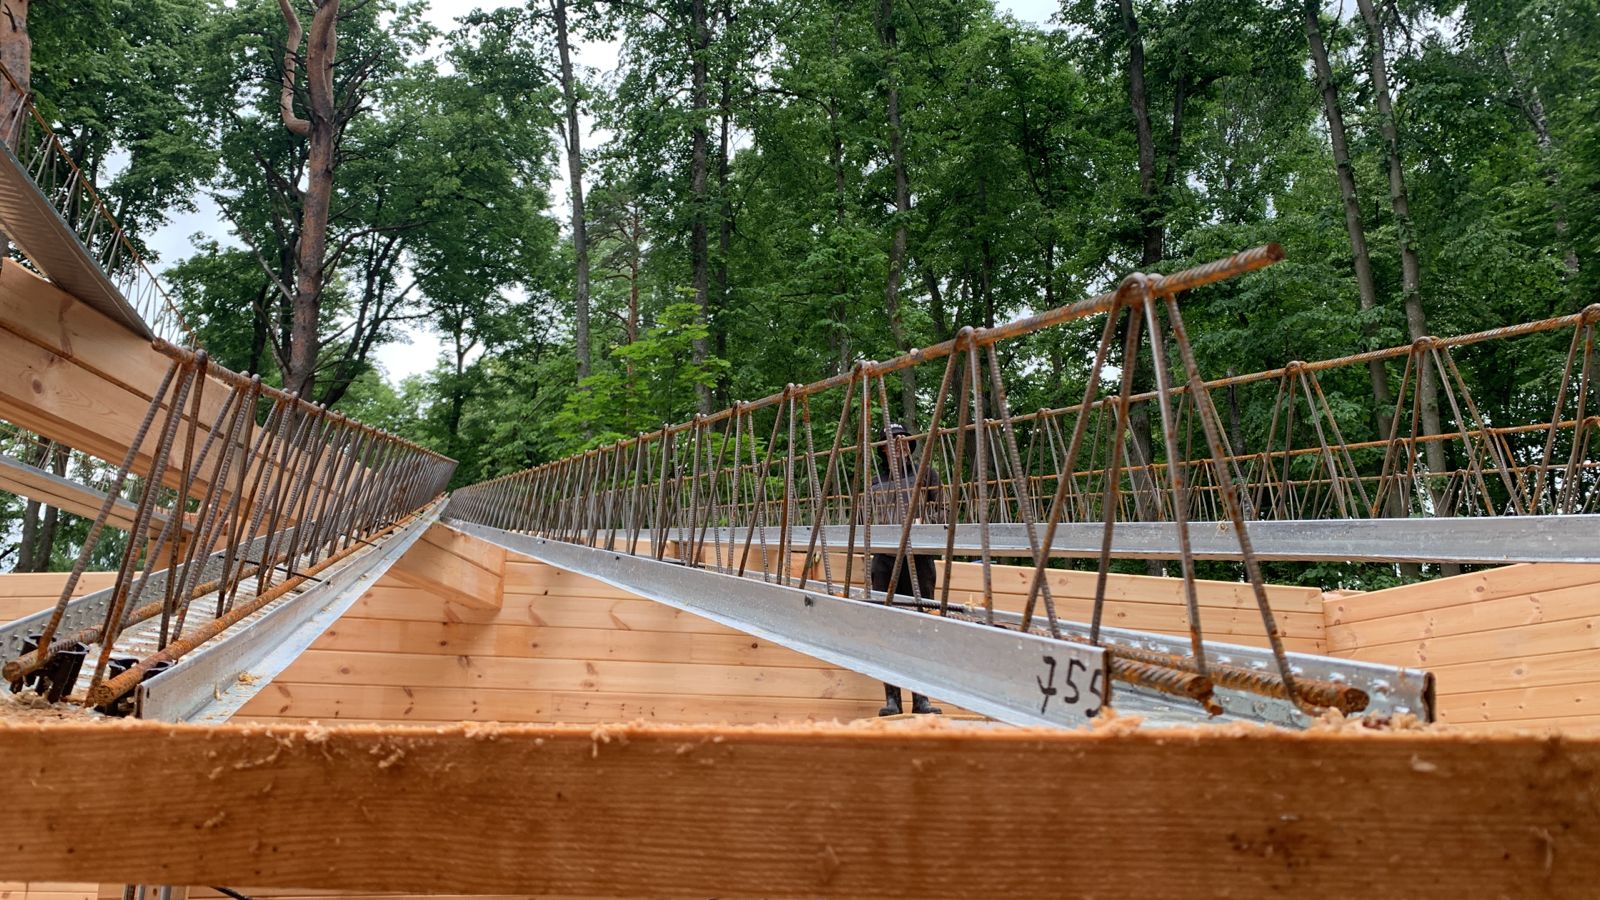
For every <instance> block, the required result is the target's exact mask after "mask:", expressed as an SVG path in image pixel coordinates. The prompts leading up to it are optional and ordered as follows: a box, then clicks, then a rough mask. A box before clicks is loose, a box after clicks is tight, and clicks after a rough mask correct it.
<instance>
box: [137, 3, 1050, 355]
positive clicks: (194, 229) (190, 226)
mask: <svg viewBox="0 0 1600 900" xmlns="http://www.w3.org/2000/svg"><path fill="white" fill-rule="evenodd" d="M521 2H523V0H514V2H500V3H496V2H492V0H433V2H432V3H431V4H430V9H429V12H428V17H429V19H430V20H431V21H432V22H433V24H434V26H435V27H437V28H438V29H439V30H440V31H443V32H448V31H450V30H452V29H453V28H454V27H455V19H456V18H457V17H459V16H463V15H466V14H467V13H469V12H471V11H472V10H474V9H481V8H492V7H499V6H516V5H520V3H521ZM995 6H996V7H997V8H999V9H1000V10H1002V11H1005V12H1009V13H1011V14H1012V15H1014V16H1016V17H1017V18H1018V19H1020V20H1022V21H1024V22H1032V23H1035V24H1039V25H1042V24H1044V23H1045V22H1046V20H1048V19H1049V18H1050V17H1051V16H1052V15H1055V13H1056V12H1057V11H1058V10H1059V9H1060V0H996V2H995ZM576 56H577V62H578V63H579V64H580V65H583V66H587V67H589V68H591V69H595V70H598V71H601V72H608V71H610V70H611V69H613V68H615V67H616V64H617V48H616V45H615V44H583V45H580V46H579V47H578V49H577V54H576ZM593 137H594V136H593V135H591V136H589V138H588V142H587V143H586V144H585V146H586V147H593V146H594V143H593ZM556 170H557V172H559V173H561V174H560V175H559V176H558V179H557V182H556V184H555V185H554V186H553V187H552V190H551V200H552V201H553V202H555V203H556V204H558V208H557V209H556V210H555V212H556V213H557V214H558V215H561V214H564V208H565V204H566V202H567V185H566V179H565V171H566V168H565V166H564V165H562V166H557V167H556ZM196 206H197V207H198V209H197V210H196V211H195V212H193V213H180V214H176V215H174V216H173V217H172V221H171V222H169V223H167V225H166V226H165V227H163V228H161V229H160V230H159V231H157V232H156V233H155V234H154V235H152V236H151V240H150V245H151V247H152V248H153V249H155V251H156V252H157V253H158V254H159V256H160V259H161V264H162V265H164V264H167V263H172V262H176V261H178V260H181V259H183V258H185V257H187V256H189V255H190V254H192V253H193V252H194V244H193V243H192V242H191V240H190V238H191V236H194V235H200V236H201V237H203V238H215V239H217V240H220V241H222V242H223V243H235V242H234V241H232V240H231V239H230V238H229V235H228V229H227V225H226V224H224V223H223V222H222V221H221V219H220V215H219V214H218V212H217V209H216V207H215V206H214V205H213V204H212V203H211V202H210V200H209V198H207V197H206V196H204V195H200V196H198V197H197V198H196ZM157 268H160V265H158V266H157ZM408 332H409V339H402V340H399V341H396V342H395V343H393V344H388V345H385V346H383V347H380V348H378V350H377V351H375V353H374V356H375V358H376V361H377V363H378V365H379V366H380V367H381V368H382V369H383V371H384V373H385V374H387V375H388V377H389V379H390V381H393V382H398V381H399V380H400V379H402V378H405V377H406V376H408V375H416V374H420V373H422V372H426V371H428V370H429V369H431V368H433V365H434V363H435V361H436V360H437V359H438V356H439V353H440V351H441V350H442V349H443V344H441V343H440V341H439V339H438V337H437V336H436V335H434V334H433V333H432V332H431V331H429V330H427V329H424V328H412V329H408Z"/></svg>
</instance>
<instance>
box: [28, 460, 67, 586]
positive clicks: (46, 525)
mask: <svg viewBox="0 0 1600 900" xmlns="http://www.w3.org/2000/svg"><path fill="white" fill-rule="evenodd" d="M69 455H70V451H69V450H68V449H67V445H66V444H51V445H50V471H51V472H52V473H54V474H55V475H56V476H58V477H65V476H66V474H67V458H68V456H69ZM60 524H61V510H59V509H57V508H55V507H54V506H50V507H46V508H45V511H44V521H43V522H41V523H40V524H39V536H38V538H37V539H35V541H34V545H33V571H35V572H48V571H50V562H51V559H52V557H54V556H55V551H56V531H57V527H58V526H59V525H60Z"/></svg>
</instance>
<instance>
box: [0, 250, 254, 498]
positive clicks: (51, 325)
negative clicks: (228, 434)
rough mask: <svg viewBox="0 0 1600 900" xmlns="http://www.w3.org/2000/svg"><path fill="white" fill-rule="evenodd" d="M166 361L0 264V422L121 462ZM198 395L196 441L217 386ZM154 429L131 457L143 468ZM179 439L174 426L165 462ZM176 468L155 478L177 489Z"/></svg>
mask: <svg viewBox="0 0 1600 900" xmlns="http://www.w3.org/2000/svg"><path fill="white" fill-rule="evenodd" d="M171 362H172V361H171V360H170V359H169V358H168V357H166V356H164V355H163V354H161V353H159V352H157V351H156V349H155V348H154V347H152V346H151V344H150V341H149V340H148V339H146V338H143V337H140V336H139V335H137V334H135V333H134V332H132V331H130V330H128V329H127V328H126V327H125V326H123V325H121V324H119V323H117V322H114V321H112V320H111V319H110V318H108V317H107V316H105V315H104V314H102V313H100V312H97V311H96V310H94V309H91V308H90V307H89V306H88V305H87V304H85V303H83V302H81V301H79V300H77V299H76V298H74V297H73V296H71V295H70V294H68V293H66V292H65V291H63V290H61V289H60V288H58V287H56V286H55V285H53V284H51V283H50V282H48V281H45V280H44V279H42V278H40V277H39V276H37V275H35V274H33V273H32V272H30V271H28V270H27V269H25V268H23V267H22V266H21V265H19V264H18V263H16V262H15V261H13V260H9V259H7V260H4V261H0V419H5V420H6V421H9V422H12V423H15V424H16V425H18V426H20V427H22V428H25V429H27V430H29V431H32V432H34V433H36V434H39V435H41V436H43V437H46V438H49V439H50V440H54V441H60V442H61V443H63V444H67V445H68V446H71V447H74V448H76V449H78V450H82V451H83V452H85V453H88V454H90V455H92V456H96V457H99V458H100V459H104V460H108V461H111V462H113V463H117V462H121V461H122V458H123V456H124V455H125V454H126V453H127V450H128V447H129V445H130V444H132V443H133V439H134V436H135V435H136V434H137V432H138V427H139V422H140V420H141V419H143V418H144V414H145V410H146V409H147V408H148V407H149V405H150V398H151V396H152V395H154V393H155V391H156V388H157V387H159V386H160V384H161V379H162V376H163V375H165V374H166V372H167V368H168V367H169V366H170V365H171ZM205 395H206V396H203V397H202V398H201V420H202V421H201V425H200V435H199V437H200V438H201V439H203V437H204V435H205V434H206V433H207V427H208V426H209V425H210V423H211V421H212V420H213V419H214V418H215V417H216V414H217V412H218V410H220V409H221V406H222V402H223V398H224V396H225V389H224V387H223V385H222V384H221V382H212V383H209V384H208V385H207V390H206V391H205ZM155 431H156V429H155V428H152V429H151V433H149V434H146V435H145V440H144V441H143V443H142V444H141V446H140V452H139V455H138V457H137V458H136V460H135V466H136V467H137V468H138V469H139V471H145V470H147V469H148V468H149V466H150V464H151V462H152V455H153V452H154V450H155V446H156V437H157V436H156V434H155V433H154V432H155ZM185 440H186V430H185V429H183V428H180V429H179V430H178V437H177V440H176V442H175V444H174V448H175V450H174V456H175V457H176V458H177V459H179V460H181V459H182V455H181V452H179V448H181V447H182V446H183V445H184V442H185ZM178 479H179V474H178V472H177V468H176V466H173V465H169V468H168V472H167V477H166V478H165V481H166V482H167V483H168V484H169V485H175V484H177V482H178Z"/></svg>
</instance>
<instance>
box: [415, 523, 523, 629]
mask: <svg viewBox="0 0 1600 900" xmlns="http://www.w3.org/2000/svg"><path fill="white" fill-rule="evenodd" d="M430 536H431V537H430ZM478 544H482V545H485V546H486V547H487V548H488V549H487V550H485V549H483V548H480V547H477V546H474V545H478ZM496 550H498V551H499V552H498V554H496V553H493V552H491V551H496ZM488 566H493V568H488ZM504 566H505V551H504V550H500V548H498V547H495V546H493V545H492V544H488V543H487V542H486V541H480V540H477V539H476V538H471V537H468V536H467V535H464V534H461V533H459V532H457V531H454V530H453V529H450V528H446V527H444V526H442V525H435V526H433V527H432V528H430V529H428V533H427V535H424V537H423V539H422V540H420V541H417V542H416V543H415V544H413V545H412V546H411V549H410V550H408V551H406V555H405V556H403V557H401V558H400V561H399V562H398V563H395V566H394V568H393V569H392V570H391V571H392V572H393V573H394V574H395V576H396V577H398V578H400V579H401V580H402V581H405V582H409V583H410V584H413V585H415V586H417V587H420V588H423V589H425V590H428V591H432V592H433V593H435V594H438V595H440V596H442V597H444V598H446V599H448V600H451V601H454V602H456V603H460V604H463V605H465V606H469V607H473V608H476V609H499V608H500V605H501V601H502V599H503V594H504V586H505V579H504V578H503V577H502V576H501V571H502V570H503V569H504Z"/></svg>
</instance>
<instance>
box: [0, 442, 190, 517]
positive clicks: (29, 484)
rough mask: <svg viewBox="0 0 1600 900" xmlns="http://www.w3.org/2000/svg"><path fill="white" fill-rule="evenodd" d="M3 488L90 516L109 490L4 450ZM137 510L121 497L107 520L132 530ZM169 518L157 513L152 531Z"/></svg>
mask: <svg viewBox="0 0 1600 900" xmlns="http://www.w3.org/2000/svg"><path fill="white" fill-rule="evenodd" d="M0 491H6V492H8V493H12V494H16V495H17V496H18V497H25V498H27V499H29V500H33V501H36V502H38V503H42V504H44V505H46V506H53V507H55V508H56V509H59V510H62V511H64V512H69V513H72V514H73V515H77V516H84V517H86V518H90V519H93V518H94V517H95V516H97V515H99V514H100V509H101V507H102V506H103V505H104V504H105V499H106V492H105V491H102V490H98V489H96V488H92V487H90V486H88V485H86V484H82V483H80V482H76V481H73V480H72V479H70V478H64V477H62V476H60V475H57V474H55V473H54V472H51V471H49V470H46V469H41V468H39V467H38V466H32V465H29V464H27V463H25V462H23V461H21V460H19V459H15V458H13V457H10V456H6V455H5V454H3V453H0ZM136 511H137V508H136V507H135V506H134V505H133V504H132V503H130V502H128V501H127V500H123V499H121V498H118V499H117V501H116V502H115V503H113V504H112V506H111V513H110V515H109V516H107V517H106V523H107V524H108V525H110V526H112V527H113V528H120V529H122V530H123V531H129V530H131V529H132V528H133V519H134V514H135V512H136ZM166 521H167V517H166V516H165V515H164V514H162V513H161V512H155V513H153V514H152V516H151V522H150V524H149V530H150V531H160V530H161V527H162V526H163V525H165V524H166ZM186 527H187V526H186Z"/></svg>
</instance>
